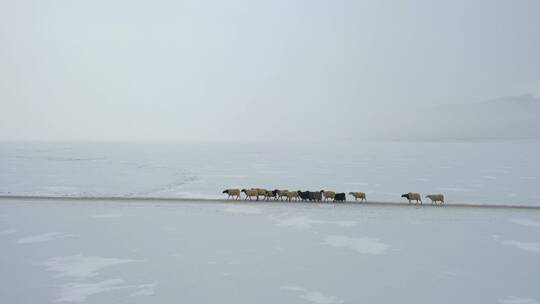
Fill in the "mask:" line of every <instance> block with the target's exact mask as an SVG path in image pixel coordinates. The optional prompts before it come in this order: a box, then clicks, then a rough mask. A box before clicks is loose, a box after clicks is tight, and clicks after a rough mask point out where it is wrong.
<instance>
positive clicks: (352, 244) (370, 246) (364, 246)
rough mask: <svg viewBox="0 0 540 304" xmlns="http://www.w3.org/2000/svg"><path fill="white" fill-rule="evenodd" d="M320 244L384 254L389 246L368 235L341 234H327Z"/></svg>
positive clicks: (360, 251)
mask: <svg viewBox="0 0 540 304" xmlns="http://www.w3.org/2000/svg"><path fill="white" fill-rule="evenodd" d="M322 244H324V245H329V246H333V247H345V248H350V249H353V250H355V251H357V252H359V253H365V254H375V255H380V254H386V250H387V249H388V248H389V247H390V245H388V244H385V243H381V242H380V241H379V240H378V239H374V238H368V237H361V238H353V237H348V236H343V235H329V236H327V237H326V239H325V240H324V242H323V243H322Z"/></svg>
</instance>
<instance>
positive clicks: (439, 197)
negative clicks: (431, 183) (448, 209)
mask: <svg viewBox="0 0 540 304" xmlns="http://www.w3.org/2000/svg"><path fill="white" fill-rule="evenodd" d="M426 198H429V199H430V200H431V204H434V203H435V204H436V203H437V202H441V204H444V195H442V194H429V195H426Z"/></svg>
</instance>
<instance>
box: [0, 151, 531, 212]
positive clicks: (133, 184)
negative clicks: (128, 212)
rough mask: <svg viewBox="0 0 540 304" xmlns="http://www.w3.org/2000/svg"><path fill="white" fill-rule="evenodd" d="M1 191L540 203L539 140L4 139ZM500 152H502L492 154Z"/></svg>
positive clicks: (53, 193) (144, 195)
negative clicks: (434, 196)
mask: <svg viewBox="0 0 540 304" xmlns="http://www.w3.org/2000/svg"><path fill="white" fill-rule="evenodd" d="M0 151H1V152H0V195H37V196H46V195H48V196H79V197H100V196H101V197H103V196H122V197H134V196H136V197H181V198H193V199H195V198H224V197H225V195H223V194H222V193H221V191H222V190H223V189H225V188H240V189H241V188H250V187H256V188H261V187H263V188H270V189H275V188H279V189H289V190H321V189H324V190H334V191H337V192H350V191H363V192H366V193H368V194H369V195H368V198H367V199H368V200H371V201H403V200H402V199H401V198H400V196H399V195H400V194H401V193H404V192H409V191H414V192H421V193H422V194H427V193H433V192H443V193H444V194H445V196H446V200H447V202H448V203H450V204H451V203H470V202H473V203H476V204H505V205H509V204H514V205H535V206H540V199H539V198H540V196H539V193H538V190H537V189H538V176H540V166H538V165H537V164H539V163H540V142H538V141H523V142H520V141H515V142H481V143H479V142H454V143H420V142H415V143H397V142H390V143H388V142H386V143H384V142H362V143H353V142H350V143H335V144H332V145H324V144H300V143H298V144H294V145H287V146H283V145H276V144H263V143H258V144H255V143H253V144H228V143H215V144H211V143H178V144H158V143H155V144H151V145H150V144H147V143H141V144H135V143H133V144H105V143H103V144H90V143H87V144H84V143H54V144H53V143H24V144H23V143H0ZM495 152H496V153H495Z"/></svg>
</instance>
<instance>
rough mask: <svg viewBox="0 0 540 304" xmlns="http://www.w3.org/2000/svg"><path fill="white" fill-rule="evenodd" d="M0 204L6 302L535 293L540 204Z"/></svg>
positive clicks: (463, 299)
mask: <svg viewBox="0 0 540 304" xmlns="http://www.w3.org/2000/svg"><path fill="white" fill-rule="evenodd" d="M0 214H2V215H4V216H3V217H2V219H1V221H0V225H1V226H0V228H1V230H0V231H13V233H11V232H10V233H5V234H4V235H3V236H2V237H0V246H1V247H0V248H2V254H1V255H0V269H2V271H1V272H0V295H1V298H2V302H3V303H4V302H5V303H45V304H47V303H59V302H61V303H99V304H122V303H163V304H168V303H171V304H172V303H201V304H202V303H235V304H243V303H246V304H247V303H262V304H267V303H268V304H270V303H272V304H273V303H284V304H288V303H291V304H294V303H307V304H309V303H315V304H338V303H415V304H417V303H420V304H422V303H426V304H427V303H442V304H445V303H448V304H450V303H452V304H454V303H503V304H535V303H536V304H537V303H538V299H540V289H539V288H538V281H539V280H540V271H539V269H540V245H539V244H540V234H538V227H537V226H536V225H535V223H537V222H539V221H540V211H537V210H520V209H495V208H472V207H463V208H461V207H453V208H448V207H435V206H430V205H428V206H423V207H416V206H406V205H404V206H384V205H376V206H375V205H369V204H363V205H362V204H357V205H343V204H342V205H334V204H329V203H321V204H312V203H286V202H282V203H279V202H276V203H267V202H228V203H210V202H179V203H170V202H159V201H147V202H140V201H118V202H115V201H97V200H92V201H87V202H81V201H77V202H69V201H58V202H55V201H52V200H51V201H45V202H44V201H41V200H31V199H28V200H25V201H24V202H20V201H18V202H15V201H10V200H8V199H1V200H0ZM95 215H107V216H98V217H97V218H96V217H95ZM109 215H122V216H121V217H117V216H109ZM39 231H45V232H44V233H39ZM46 231H61V233H62V234H63V235H74V236H76V237H69V238H67V237H56V236H57V235H56V236H54V235H53V236H51V235H50V234H47V232H46ZM44 235H45V236H48V237H45V236H44ZM21 237H24V238H26V240H27V242H28V240H29V239H30V240H31V242H28V243H26V245H24V246H23V245H21V244H20V242H18V241H20V240H21ZM24 238H23V239H24ZM43 239H50V240H49V241H36V240H43Z"/></svg>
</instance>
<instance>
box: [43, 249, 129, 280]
mask: <svg viewBox="0 0 540 304" xmlns="http://www.w3.org/2000/svg"><path fill="white" fill-rule="evenodd" d="M132 262H135V260H131V259H117V258H104V257H98V256H83V255H80V254H79V255H72V256H61V257H54V258H51V259H49V260H47V261H46V262H45V266H46V270H47V271H53V272H56V273H57V277H75V278H77V279H84V278H87V277H93V276H96V275H98V271H99V270H100V269H103V268H106V267H110V266H113V265H117V264H124V263H132Z"/></svg>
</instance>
